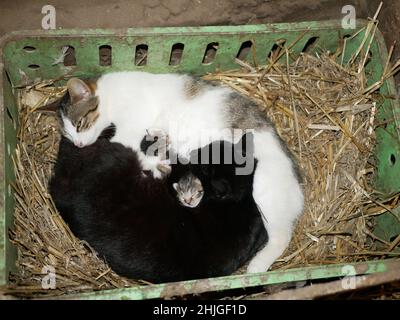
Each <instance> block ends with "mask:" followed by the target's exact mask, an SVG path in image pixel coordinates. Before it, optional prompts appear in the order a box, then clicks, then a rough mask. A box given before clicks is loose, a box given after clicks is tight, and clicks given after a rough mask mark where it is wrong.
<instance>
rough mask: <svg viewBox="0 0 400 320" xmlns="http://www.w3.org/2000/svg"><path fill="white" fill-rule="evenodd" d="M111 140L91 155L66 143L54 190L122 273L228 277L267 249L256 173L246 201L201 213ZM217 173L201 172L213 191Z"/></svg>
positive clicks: (77, 230) (211, 205)
mask: <svg viewBox="0 0 400 320" xmlns="http://www.w3.org/2000/svg"><path fill="white" fill-rule="evenodd" d="M109 136H110V135H109V134H107V135H103V137H101V138H99V139H98V140H97V142H96V143H94V144H92V145H90V146H87V147H85V148H77V147H75V146H74V144H73V143H71V142H70V141H69V140H68V139H66V138H64V137H63V138H62V140H61V142H60V147H59V151H58V159H57V162H56V165H55V168H54V174H53V177H52V179H51V181H50V184H49V188H50V193H51V195H52V197H53V199H54V202H55V204H56V206H57V209H58V210H59V212H60V214H61V215H62V217H63V218H64V219H65V221H66V222H67V223H68V225H69V227H70V228H71V230H72V232H73V233H74V234H75V235H76V236H77V237H78V238H80V239H82V240H86V241H87V242H88V243H89V244H90V245H91V246H93V248H94V249H95V250H96V251H97V252H98V254H99V256H100V257H104V258H105V260H106V261H107V262H108V264H109V265H110V267H111V268H112V269H113V270H114V271H116V272H117V273H119V274H120V275H122V276H126V277H129V278H132V279H144V280H147V281H151V282H154V283H160V282H169V281H180V280H188V279H198V278H207V277H215V276H222V275H228V274H231V273H232V272H234V271H235V270H237V269H238V268H239V267H241V266H242V265H243V264H245V263H246V262H247V261H249V260H250V259H251V258H252V257H253V256H254V255H255V254H256V252H257V251H258V250H259V249H261V248H262V247H263V246H264V245H265V243H266V242H267V240H268V235H267V232H266V230H265V228H264V224H263V221H262V218H261V214H260V213H259V211H258V209H257V206H256V204H255V203H254V200H253V198H252V188H251V185H252V181H253V174H251V175H247V176H243V177H244V178H243V179H244V181H245V182H246V185H247V188H248V190H247V192H240V196H241V198H240V199H239V200H237V199H235V200H232V199H229V197H227V198H225V199H223V200H224V201H217V200H218V199H212V201H205V202H204V204H202V206H200V207H198V208H195V209H196V210H194V211H193V209H191V208H186V207H183V206H181V205H179V204H178V203H177V201H176V197H175V196H174V195H173V194H171V192H170V182H169V180H168V179H166V180H157V179H154V178H152V177H150V176H146V175H144V174H143V172H142V170H141V167H140V164H139V161H138V159H137V155H136V153H135V152H133V151H132V150H131V149H128V148H125V147H123V146H122V145H121V144H117V143H110V142H109V141H108V138H109ZM210 168H211V167H210V166H206V165H205V166H199V167H198V169H199V172H198V174H199V175H200V174H203V176H202V179H203V180H204V184H205V185H207V183H208V181H207V176H209V175H210V174H211V175H212V176H213V177H217V176H218V170H214V171H213V172H211V173H210V172H208V171H207V170H208V169H210ZM214 169H216V168H214ZM200 171H203V173H201V172H200ZM174 174H175V171H174V168H173V169H172V173H171V175H172V176H173V175H174ZM222 175H223V176H224V177H225V179H226V177H228V176H229V175H228V174H226V173H223V174H222ZM232 179H233V178H232ZM230 183H231V182H229V183H228V185H229V188H231V187H232V186H233V187H234V185H231V184H230ZM234 190H235V187H234ZM242 191H243V190H242ZM234 192H235V191H233V193H234ZM222 194H226V195H228V194H230V195H232V190H227V189H224V190H222ZM217 198H218V197H217ZM233 198H235V197H233Z"/></svg>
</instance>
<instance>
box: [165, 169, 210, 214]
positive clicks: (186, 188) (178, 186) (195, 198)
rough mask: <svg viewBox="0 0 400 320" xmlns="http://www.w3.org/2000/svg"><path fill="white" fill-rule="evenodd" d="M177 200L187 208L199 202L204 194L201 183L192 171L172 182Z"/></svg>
mask: <svg viewBox="0 0 400 320" xmlns="http://www.w3.org/2000/svg"><path fill="white" fill-rule="evenodd" d="M172 186H173V188H174V189H175V191H176V194H177V197H178V200H179V202H180V203H181V204H182V205H183V206H185V207H189V208H195V207H197V206H198V205H199V204H200V201H201V199H202V198H203V195H204V189H203V184H202V183H201V181H200V179H199V178H198V177H196V176H195V175H194V174H193V173H191V172H188V173H186V174H185V175H183V176H182V177H181V178H180V179H179V181H178V182H174V183H173V184H172Z"/></svg>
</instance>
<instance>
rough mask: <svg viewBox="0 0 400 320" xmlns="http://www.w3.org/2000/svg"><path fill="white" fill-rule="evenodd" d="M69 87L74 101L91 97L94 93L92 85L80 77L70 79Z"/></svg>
mask: <svg viewBox="0 0 400 320" xmlns="http://www.w3.org/2000/svg"><path fill="white" fill-rule="evenodd" d="M67 89H68V92H69V95H70V97H71V102H72V103H76V102H78V101H81V100H84V99H89V98H90V96H91V95H92V92H91V90H90V87H89V86H88V85H87V84H86V83H85V82H84V81H82V80H81V79H78V78H71V79H69V80H68V82H67Z"/></svg>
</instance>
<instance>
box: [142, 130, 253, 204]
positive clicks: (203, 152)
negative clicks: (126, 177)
mask: <svg viewBox="0 0 400 320" xmlns="http://www.w3.org/2000/svg"><path fill="white" fill-rule="evenodd" d="M249 142H250V144H251V145H247V144H248V143H249ZM214 147H216V148H214ZM253 150H254V149H253V134H252V133H247V134H245V135H244V136H243V137H242V138H241V140H240V141H239V142H238V143H237V144H236V145H234V144H232V143H230V142H228V141H214V142H212V143H210V144H209V145H206V146H205V147H203V148H201V149H198V150H194V151H192V152H191V154H190V162H189V163H188V164H181V163H180V162H179V161H178V163H176V164H172V165H171V167H172V172H171V175H170V176H169V177H168V181H169V184H170V185H172V184H173V183H174V182H177V181H178V180H179V179H180V178H181V177H182V176H183V175H184V174H186V173H187V172H190V173H192V174H194V175H195V176H197V177H198V178H199V179H200V181H201V183H202V185H203V189H204V196H203V199H202V201H201V202H200V205H201V204H202V203H204V202H207V201H218V202H221V201H222V202H225V201H226V202H232V203H234V202H238V203H240V202H241V201H248V200H249V199H247V197H249V196H250V195H251V194H252V190H253V175H254V170H255V168H256V165H257V160H256V159H255V158H254V155H253ZM143 151H144V150H143ZM215 151H217V152H218V153H219V155H218V157H217V158H215V157H214V160H216V162H217V163H214V162H213V156H214V154H213V152H215ZM228 153H229V154H230V155H231V156H230V157H228V158H225V156H226V155H227V154H228ZM239 153H240V156H241V158H239V157H237V154H239ZM196 159H197V160H196ZM200 159H203V160H204V159H206V163H202V162H201V161H199V160H200ZM227 159H230V160H229V161H228V162H227V161H226V160H227ZM239 159H242V160H244V159H246V161H253V162H254V165H253V166H252V168H253V170H251V172H249V173H248V174H247V175H239V174H237V172H236V169H238V168H240V167H242V168H243V167H244V165H245V164H244V163H239V161H238V160H239ZM193 160H195V161H193ZM199 162H201V163H199ZM253 202H254V201H253ZM249 207H250V205H249Z"/></svg>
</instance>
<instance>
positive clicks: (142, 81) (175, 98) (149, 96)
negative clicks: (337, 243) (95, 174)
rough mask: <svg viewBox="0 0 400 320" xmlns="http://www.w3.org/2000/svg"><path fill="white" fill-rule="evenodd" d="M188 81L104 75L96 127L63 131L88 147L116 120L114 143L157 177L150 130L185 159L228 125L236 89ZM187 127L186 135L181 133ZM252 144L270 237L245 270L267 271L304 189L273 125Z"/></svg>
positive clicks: (257, 194)
mask: <svg viewBox="0 0 400 320" xmlns="http://www.w3.org/2000/svg"><path fill="white" fill-rule="evenodd" d="M187 81H188V76H186V75H174V74H160V75H155V74H149V73H143V72H118V73H110V74H106V75H103V76H102V77H101V78H99V79H98V81H97V89H96V95H97V96H98V98H99V102H100V104H99V107H98V108H99V109H98V110H99V112H100V116H99V118H98V119H97V120H96V123H95V125H94V126H93V127H92V128H90V129H89V130H87V131H84V132H81V133H77V132H76V130H75V129H74V127H73V126H72V124H71V123H68V121H64V126H65V128H64V129H65V131H66V132H67V136H68V137H69V139H71V140H72V141H74V142H75V144H77V145H83V146H85V145H89V144H91V143H93V142H94V141H95V140H96V139H97V137H98V136H99V134H100V133H101V131H102V130H103V129H104V128H105V127H107V126H108V125H110V124H111V123H113V124H115V126H116V128H117V130H116V134H115V136H114V137H113V138H112V140H111V141H112V142H119V143H122V144H123V145H125V146H127V147H131V148H132V149H133V150H135V151H137V152H138V153H139V158H140V160H141V161H142V164H143V167H144V169H150V170H152V171H153V172H154V173H155V175H157V170H156V169H155V168H156V166H157V164H158V163H159V159H158V158H157V157H146V156H145V155H144V154H143V153H142V152H141V151H140V148H139V146H140V142H141V140H142V139H143V137H144V136H145V134H146V129H148V128H158V129H162V130H165V131H166V132H168V134H169V140H170V143H171V148H173V149H175V150H176V151H177V152H178V154H179V155H182V156H184V157H187V156H188V154H189V151H190V150H194V149H198V148H201V147H203V146H205V145H206V144H208V143H209V142H210V140H208V141H200V140H199V137H200V136H201V135H204V132H205V131H207V132H209V134H210V135H214V134H212V132H213V130H215V129H225V128H226V127H227V121H226V118H225V117H226V108H225V103H226V98H227V96H228V95H229V94H230V93H231V92H232V90H231V89H229V88H225V87H211V88H207V90H205V91H204V92H202V93H201V94H198V95H196V96H195V97H190V98H188V97H187V95H185V90H184V88H185V83H186V82H187ZM67 120H68V119H67ZM171 126H174V128H173V129H172V128H171ZM176 129H177V130H176ZM183 129H185V130H187V133H188V135H184V136H183V135H182V130H183ZM221 138H223V139H224V137H221V136H219V135H218V133H215V135H214V136H213V137H212V140H221ZM226 139H227V140H228V139H229V137H226ZM254 148H255V150H254V155H255V158H256V159H258V165H257V168H256V171H255V174H254V186H253V197H254V200H255V202H256V203H257V205H258V206H259V209H260V211H261V212H262V215H263V217H264V224H265V227H266V229H267V232H268V235H269V241H268V243H267V245H266V246H265V248H263V249H262V250H261V251H259V252H258V253H257V255H256V256H255V257H254V258H253V259H252V261H251V262H250V264H249V266H248V270H247V271H248V272H263V271H266V270H267V269H268V268H269V267H270V265H271V264H272V263H273V262H274V261H275V260H276V259H277V258H278V257H279V256H280V255H281V254H282V253H283V251H284V250H285V249H286V248H287V246H288V244H289V242H290V239H291V235H292V231H293V227H294V224H295V222H296V219H297V218H298V216H299V215H300V214H301V212H302V209H303V193H302V189H301V187H300V185H299V182H298V181H297V179H296V176H295V172H294V168H293V166H292V162H291V160H290V158H289V157H288V155H287V154H286V153H285V151H284V150H283V149H282V147H281V145H280V142H279V140H278V138H277V137H276V134H275V132H274V130H273V129H272V128H270V127H268V126H266V127H264V128H259V129H256V130H255V131H254Z"/></svg>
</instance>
